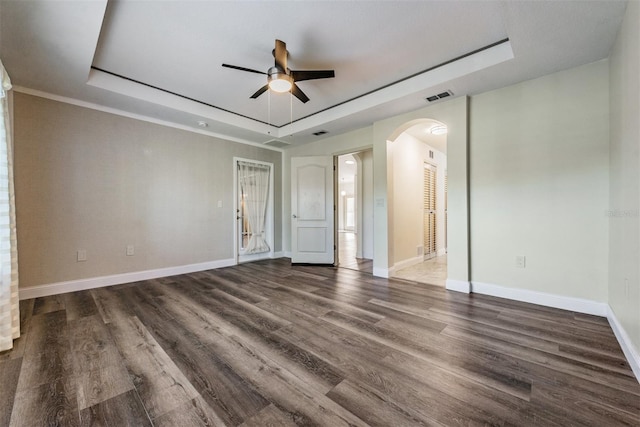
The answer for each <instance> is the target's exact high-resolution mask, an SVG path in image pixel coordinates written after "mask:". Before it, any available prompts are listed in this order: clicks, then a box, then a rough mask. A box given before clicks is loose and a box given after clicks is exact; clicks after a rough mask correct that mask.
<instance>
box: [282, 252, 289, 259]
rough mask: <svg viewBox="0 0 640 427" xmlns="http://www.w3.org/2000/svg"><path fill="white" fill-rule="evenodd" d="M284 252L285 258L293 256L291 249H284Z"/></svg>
mask: <svg viewBox="0 0 640 427" xmlns="http://www.w3.org/2000/svg"><path fill="white" fill-rule="evenodd" d="M283 254H284V257H285V258H291V251H284V252H283Z"/></svg>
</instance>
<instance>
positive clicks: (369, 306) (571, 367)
mask: <svg viewBox="0 0 640 427" xmlns="http://www.w3.org/2000/svg"><path fill="white" fill-rule="evenodd" d="M21 309H22V313H21V320H22V331H23V335H22V337H21V338H20V339H19V340H18V341H17V342H16V346H15V348H14V350H11V351H9V352H4V353H0V384H2V387H0V426H29V427H33V426H180V427H183V426H244V427H254V426H285V427H286V426H295V425H305V426H307V425H321V426H331V427H334V426H368V425H369V426H477V425H497V426H502V425H505V426H506V425H509V426H511V425H515V426H532V425H538V426H574V425H575V426H583V425H586V426H618V425H620V426H640V384H638V382H637V380H636V379H635V377H634V376H633V374H632V372H631V369H630V368H629V365H628V363H627V362H626V360H625V358H624V356H623V354H622V352H621V350H620V347H619V345H618V343H617V341H616V339H615V337H614V335H613V333H612V331H611V328H610V327H609V325H608V323H607V321H606V319H603V318H598V317H593V316H587V315H583V314H577V313H572V312H568V311H562V310H556V309H551V308H545V307H540V306H535V305H531V304H525V303H519V302H513V301H508V300H503V299H498V298H493V297H488V296H482V295H464V294H459V293H455V292H448V291H446V290H444V289H442V287H439V286H430V285H424V284H418V283H414V282H408V281H402V280H387V279H380V278H375V277H373V276H371V274H367V273H363V272H359V271H354V270H348V269H335V268H329V267H310V266H293V267H292V266H291V265H290V263H289V260H288V259H279V260H270V261H261V262H256V263H251V264H243V265H239V266H234V267H229V268H223V269H219V270H211V271H205V272H200V273H193V274H187V275H181V276H174V277H167V278H162V279H156V280H148V281H144V282H139V283H132V284H126V285H120V286H113V287H108V288H100V289H94V290H91V291H82V292H74V293H69V294H65V295H57V296H52V297H44V298H38V299H36V300H30V301H22V302H21Z"/></svg>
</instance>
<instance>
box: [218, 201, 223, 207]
mask: <svg viewBox="0 0 640 427" xmlns="http://www.w3.org/2000/svg"><path fill="white" fill-rule="evenodd" d="M218 207H219V208H221V207H222V200H218Z"/></svg>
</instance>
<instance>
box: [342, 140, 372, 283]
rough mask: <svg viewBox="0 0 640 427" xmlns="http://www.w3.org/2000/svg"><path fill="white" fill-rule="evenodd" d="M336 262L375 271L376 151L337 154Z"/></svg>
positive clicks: (359, 269)
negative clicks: (374, 156)
mask: <svg viewBox="0 0 640 427" xmlns="http://www.w3.org/2000/svg"><path fill="white" fill-rule="evenodd" d="M336 163H337V180H336V186H335V187H336V203H335V205H336V215H335V216H336V220H335V225H336V242H337V251H336V256H337V265H338V267H342V268H349V269H352V270H358V271H364V272H368V273H372V272H373V239H372V236H373V150H371V149H369V150H364V151H360V152H356V153H350V154H344V155H340V156H337V157H336Z"/></svg>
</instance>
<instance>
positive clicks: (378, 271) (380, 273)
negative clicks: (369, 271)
mask: <svg viewBox="0 0 640 427" xmlns="http://www.w3.org/2000/svg"><path fill="white" fill-rule="evenodd" d="M373 275H374V276H376V277H382V278H385V279H388V278H389V269H388V268H381V267H373Z"/></svg>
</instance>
